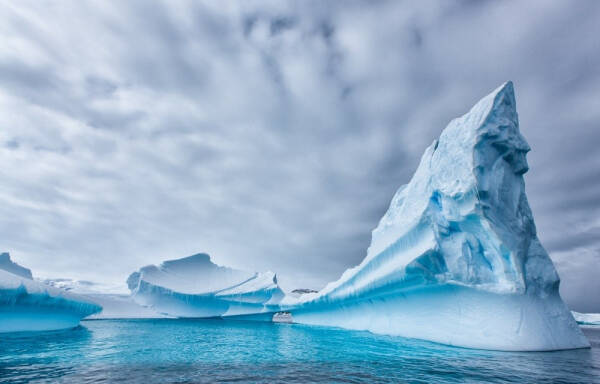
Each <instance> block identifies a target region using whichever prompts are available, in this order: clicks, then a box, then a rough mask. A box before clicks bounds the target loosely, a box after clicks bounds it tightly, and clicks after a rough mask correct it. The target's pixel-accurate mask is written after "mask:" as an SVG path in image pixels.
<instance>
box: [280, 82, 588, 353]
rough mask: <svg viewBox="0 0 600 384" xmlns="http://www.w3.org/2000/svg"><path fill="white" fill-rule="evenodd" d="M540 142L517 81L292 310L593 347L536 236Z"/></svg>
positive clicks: (339, 321)
mask: <svg viewBox="0 0 600 384" xmlns="http://www.w3.org/2000/svg"><path fill="white" fill-rule="evenodd" d="M528 151H529V145H528V144H527V142H526V141H525V139H524V138H523V136H522V135H521V134H520V132H519V123H518V118H517V112H516V104H515V96H514V92H513V85H512V83H510V82H508V83H505V84H504V85H502V86H501V87H499V88H498V89H496V90H495V91H494V92H492V93H491V94H490V95H488V96H486V97H484V98H483V99H482V100H481V101H479V102H478V103H477V104H476V105H475V106H474V107H473V108H472V109H471V110H470V111H469V112H468V113H467V114H465V115H464V116H462V117H460V118H457V119H454V120H452V121H451V122H450V123H449V125H448V126H447V127H446V128H445V129H444V131H443V132H442V133H441V136H440V138H439V140H436V141H434V142H433V144H431V146H429V148H427V149H426V150H425V153H424V154H423V157H422V158H421V162H420V164H419V166H418V168H417V170H416V172H415V174H414V176H413V177H412V179H411V180H410V182H409V183H408V184H406V185H404V186H402V187H400V188H399V189H398V191H397V192H396V194H395V196H394V197H393V199H392V202H391V204H390V207H389V209H388V211H387V213H386V214H385V215H384V216H383V218H382V219H381V221H380V222H379V225H378V226H377V228H376V229H375V230H374V231H373V234H372V241H371V245H370V247H369V249H368V251H367V255H366V257H365V259H364V260H363V261H362V262H361V263H360V265H358V266H356V267H354V268H351V269H349V270H347V271H346V272H345V273H344V274H343V275H342V276H341V278H340V279H339V280H338V281H336V282H333V283H330V284H329V285H327V286H326V287H325V288H324V289H323V290H321V291H320V292H318V293H311V294H306V295H302V296H301V297H299V298H293V297H289V296H288V297H286V299H285V300H284V301H283V302H282V306H281V309H282V310H286V311H291V312H292V315H293V318H294V321H295V322H300V323H307V324H317V325H331V326H340V327H345V328H351V329H361V330H370V331H373V332H379V333H386V334H394V335H401V336H406V337H413V338H419V339H425V340H431V341H435V342H440V343H445V344H451V345H457V346H463V347H473V348H485V349H496V350H519V351H525V350H556V349H567V348H580V347H587V346H589V344H588V341H587V340H586V339H585V337H584V336H583V334H582V333H581V331H580V329H579V327H578V326H577V324H576V322H575V320H574V319H573V316H572V315H571V313H570V312H569V310H568V309H567V308H566V306H565V305H564V303H563V302H562V300H561V298H560V296H559V293H558V286H559V277H558V275H557V273H556V270H555V269H554V266H553V264H552V262H551V260H550V258H549V257H548V254H547V253H546V251H545V250H544V248H543V247H542V245H541V244H540V241H539V240H538V238H537V235H536V228H535V224H534V220H533V216H532V213H531V209H530V208H529V204H528V202H527V197H526V195H525V184H524V180H523V174H524V173H525V172H527V170H528V165H527V160H526V154H527V152H528Z"/></svg>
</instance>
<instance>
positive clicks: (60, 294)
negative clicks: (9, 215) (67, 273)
mask: <svg viewBox="0 0 600 384" xmlns="http://www.w3.org/2000/svg"><path fill="white" fill-rule="evenodd" d="M2 255H3V256H2V263H1V264H0V332H17V331H47V330H58V329H65V328H72V327H75V326H77V325H78V324H79V321H80V320H81V319H82V318H84V317H86V316H89V315H91V314H94V313H97V312H100V310H101V309H102V308H101V307H100V306H99V305H97V304H94V303H92V302H90V301H89V300H86V299H85V298H83V297H81V296H79V295H74V294H72V293H69V292H67V291H64V290H61V289H57V288H54V287H51V286H49V285H46V284H43V283H41V282H39V281H35V280H32V279H31V277H32V275H31V271H30V270H28V269H27V268H24V267H21V266H19V265H17V264H15V263H13V262H12V261H11V260H10V256H8V254H2ZM4 255H6V256H4ZM15 266H16V267H15Z"/></svg>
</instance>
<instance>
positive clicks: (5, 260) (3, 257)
mask: <svg viewBox="0 0 600 384" xmlns="http://www.w3.org/2000/svg"><path fill="white" fill-rule="evenodd" d="M0 269H2V270H5V271H7V272H10V273H12V274H14V275H17V276H21V277H24V278H26V279H29V280H32V279H33V275H32V274H31V270H30V269H29V268H25V267H23V266H20V265H19V264H17V263H15V262H14V261H12V260H11V259H10V254H9V253H8V252H2V253H0Z"/></svg>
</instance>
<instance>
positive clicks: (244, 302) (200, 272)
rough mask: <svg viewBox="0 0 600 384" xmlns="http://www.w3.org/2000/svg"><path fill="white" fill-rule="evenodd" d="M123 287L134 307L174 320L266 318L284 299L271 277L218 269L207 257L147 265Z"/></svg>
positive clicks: (194, 256) (269, 275) (197, 256)
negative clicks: (235, 317) (128, 290)
mask: <svg viewBox="0 0 600 384" xmlns="http://www.w3.org/2000/svg"><path fill="white" fill-rule="evenodd" d="M127 284H128V286H129V289H130V290H131V293H132V297H133V300H134V301H135V302H136V303H137V304H139V305H141V306H143V307H146V308H151V309H152V310H153V311H155V312H157V313H160V314H163V315H167V316H174V317H204V318H206V317H226V316H247V315H256V314H261V313H265V314H268V313H271V312H273V311H274V309H272V307H273V308H274V306H275V305H276V304H277V303H278V302H279V301H280V300H281V299H282V298H283V296H284V293H283V291H282V290H281V288H279V285H278V284H277V277H276V275H275V274H274V273H273V272H263V273H253V272H247V271H241V270H237V269H233V268H228V267H222V266H219V265H216V264H214V263H213V262H212V261H211V260H210V256H209V255H207V254H205V253H199V254H196V255H193V256H189V257H185V258H181V259H175V260H169V261H165V262H163V263H162V264H161V265H159V266H155V265H148V266H145V267H143V268H141V269H140V270H139V271H137V272H134V273H132V274H131V275H130V276H129V278H128V279H127Z"/></svg>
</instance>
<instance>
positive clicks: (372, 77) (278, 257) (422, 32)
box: [0, 0, 600, 312]
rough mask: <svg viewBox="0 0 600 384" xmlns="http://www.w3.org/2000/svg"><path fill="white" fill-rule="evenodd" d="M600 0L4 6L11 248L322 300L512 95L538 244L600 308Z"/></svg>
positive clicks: (571, 289) (3, 112)
mask: <svg viewBox="0 0 600 384" xmlns="http://www.w3.org/2000/svg"><path fill="white" fill-rule="evenodd" d="M599 19H600V2H598V1H594V0H589V1H586V0H579V1H562V0H554V1H542V0H540V1H422V2H416V1H389V2H387V1H371V2H362V1H327V2H324V1H287V2H282V1H239V2H236V1H228V2H220V1H211V2H197V1H189V2H188V1H169V2H147V1H97V2H96V1H85V2H84V1H68V0H65V1H56V2H55V1H41V2H40V1H18V2H11V1H1V2H0V42H1V44H0V180H1V182H0V251H8V252H10V253H11V255H12V258H13V259H14V260H16V261H17V262H18V263H20V264H22V265H25V266H27V267H29V268H31V269H32V270H33V273H34V275H35V276H39V277H70V278H76V279H86V280H92V281H101V282H110V283H124V281H125V279H126V278H127V276H128V275H129V274H130V273H131V272H133V271H135V270H137V269H139V268H140V267H141V266H143V265H147V264H151V263H153V264H155V263H159V262H160V261H162V260H165V259H173V258H178V257H183V256H187V255H191V254H194V253H198V252H207V253H209V254H210V255H211V256H212V259H213V260H214V261H215V262H216V263H218V264H221V265H228V266H232V267H237V268H242V269H249V270H257V271H263V270H272V271H275V272H277V274H278V279H279V282H280V283H281V285H282V286H283V288H284V289H294V288H313V289H319V288H321V287H322V286H323V285H324V284H325V283H327V282H328V281H332V280H335V279H337V278H338V277H339V276H340V275H341V273H342V272H343V271H344V270H345V269H346V268H349V267H351V266H354V265H356V264H358V263H359V262H360V261H361V260H362V259H363V257H364V256H365V254H366V249H367V247H368V245H369V242H370V236H371V230H372V229H373V228H375V227H376V226H377V223H378V221H379V219H380V218H381V216H382V215H383V214H384V213H385V211H386V210H387V207H388V205H389V202H390V200H391V198H392V196H393V195H394V192H395V191H396V189H397V188H398V187H400V186H401V185H402V184H404V183H406V182H408V181H409V179H410V177H411V175H412V173H413V172H414V170H415V169H416V167H417V165H418V160H419V158H420V156H421V154H422V153H423V151H424V150H425V148H426V147H427V146H428V145H429V144H430V143H431V142H432V141H433V140H434V139H435V138H436V137H438V136H439V134H440V132H441V131H442V129H443V128H444V127H445V126H446V124H447V123H448V122H449V121H450V120H451V119H453V118H454V117H457V116H460V115H462V114H463V113H465V112H467V111H468V110H469V109H470V107H471V106H472V105H473V104H474V103H476V102H477V101H478V100H479V99H480V98H481V97H483V96H485V95H486V94H488V93H489V92H490V91H492V90H493V89H495V88H496V87H497V86H499V85H500V84H502V83H503V82H505V81H507V80H512V81H513V82H514V84H515V92H516V97H517V108H518V112H519V118H520V124H521V132H522V133H523V135H524V136H525V137H526V139H527V140H528V142H529V144H530V146H531V148H532V151H531V152H530V153H529V155H528V160H529V165H530V171H529V173H527V174H526V175H525V181H526V190H527V195H528V199H529V203H530V205H531V207H532V210H533V213H534V217H535V220H536V224H537V229H538V236H539V237H540V240H541V241H542V244H543V245H544V246H545V248H546V249H547V250H548V252H549V254H550V256H551V258H552V259H553V261H554V263H555V266H556V267H557V270H558V272H559V274H560V276H561V279H562V283H561V294H562V296H563V298H564V299H565V301H566V302H567V304H568V305H569V306H570V307H571V308H573V309H575V310H578V311H584V312H591V311H595V312H600V294H593V293H594V292H596V293H600V278H598V277H599V276H600V149H599V148H600V38H598V36H599V35H600V27H599V26H598V20H599Z"/></svg>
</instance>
